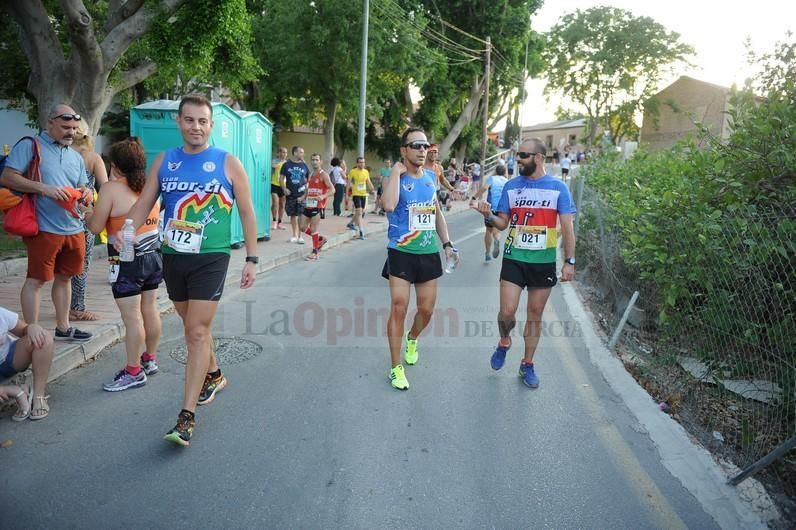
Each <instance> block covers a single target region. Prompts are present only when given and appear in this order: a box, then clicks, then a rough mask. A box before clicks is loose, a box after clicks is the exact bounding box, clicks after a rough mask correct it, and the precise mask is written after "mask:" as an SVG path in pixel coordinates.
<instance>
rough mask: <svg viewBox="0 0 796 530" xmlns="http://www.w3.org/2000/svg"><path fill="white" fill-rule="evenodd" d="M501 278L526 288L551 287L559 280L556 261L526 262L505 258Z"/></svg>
mask: <svg viewBox="0 0 796 530" xmlns="http://www.w3.org/2000/svg"><path fill="white" fill-rule="evenodd" d="M500 279H501V280H505V281H507V282H511V283H513V284H515V285H519V286H520V287H521V288H523V289H525V288H526V287H527V288H528V289H550V288H551V287H553V286H554V285H555V284H556V283H557V282H558V279H557V278H556V264H555V263H525V262H523V261H517V260H514V259H509V258H503V265H502V267H501V268H500Z"/></svg>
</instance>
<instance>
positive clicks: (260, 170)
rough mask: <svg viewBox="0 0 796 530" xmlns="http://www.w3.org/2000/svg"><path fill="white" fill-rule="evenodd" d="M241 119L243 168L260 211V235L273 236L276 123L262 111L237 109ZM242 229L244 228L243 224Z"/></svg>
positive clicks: (259, 236) (266, 237) (258, 219)
mask: <svg viewBox="0 0 796 530" xmlns="http://www.w3.org/2000/svg"><path fill="white" fill-rule="evenodd" d="M237 113H238V116H240V118H241V125H240V127H239V128H238V132H239V133H240V135H241V143H240V145H241V157H240V160H241V162H242V163H243V169H245V170H246V174H247V175H248V176H249V185H250V188H251V194H252V202H253V203H254V211H255V213H256V214H257V238H258V239H266V240H268V239H270V238H271V141H272V134H273V125H272V124H271V122H270V121H268V119H267V118H266V117H265V116H263V115H262V114H260V113H259V112H250V111H247V110H239V111H237ZM241 230H243V228H242V227H241Z"/></svg>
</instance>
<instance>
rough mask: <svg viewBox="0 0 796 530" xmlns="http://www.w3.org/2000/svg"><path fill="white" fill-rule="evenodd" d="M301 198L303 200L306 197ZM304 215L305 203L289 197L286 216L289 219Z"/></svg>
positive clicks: (286, 203)
mask: <svg viewBox="0 0 796 530" xmlns="http://www.w3.org/2000/svg"><path fill="white" fill-rule="evenodd" d="M301 198H302V199H303V198H304V197H301ZM302 213H304V201H303V200H299V198H298V197H293V196H292V195H288V197H287V201H285V214H286V215H287V216H288V217H297V216H299V215H301V214H302Z"/></svg>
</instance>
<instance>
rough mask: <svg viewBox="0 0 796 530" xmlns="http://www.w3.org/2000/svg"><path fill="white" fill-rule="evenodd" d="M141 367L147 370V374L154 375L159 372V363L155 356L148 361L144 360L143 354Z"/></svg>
mask: <svg viewBox="0 0 796 530" xmlns="http://www.w3.org/2000/svg"><path fill="white" fill-rule="evenodd" d="M141 367H142V368H143V369H144V372H146V375H154V374H156V373H158V363H157V361H156V360H155V358H154V357H151V358H150V359H149V360H148V361H145V360H144V356H143V355H141Z"/></svg>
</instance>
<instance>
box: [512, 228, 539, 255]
mask: <svg viewBox="0 0 796 530" xmlns="http://www.w3.org/2000/svg"><path fill="white" fill-rule="evenodd" d="M514 246H515V247H517V248H520V249H522V250H544V249H546V248H547V227H546V226H518V227H517V238H516V240H515V241H514Z"/></svg>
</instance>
